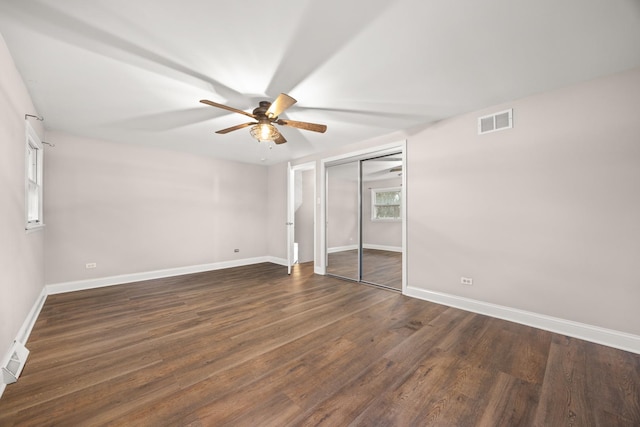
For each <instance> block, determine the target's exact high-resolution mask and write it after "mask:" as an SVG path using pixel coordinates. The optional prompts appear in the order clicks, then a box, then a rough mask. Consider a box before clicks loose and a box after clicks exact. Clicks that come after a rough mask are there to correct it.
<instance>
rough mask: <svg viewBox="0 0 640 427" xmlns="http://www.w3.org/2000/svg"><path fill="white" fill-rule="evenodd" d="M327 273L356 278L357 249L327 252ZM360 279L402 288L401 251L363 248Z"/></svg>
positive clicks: (398, 288)
mask: <svg viewBox="0 0 640 427" xmlns="http://www.w3.org/2000/svg"><path fill="white" fill-rule="evenodd" d="M327 273H329V274H335V275H337V276H342V277H346V278H349V279H353V280H358V250H357V249H353V250H348V251H340V252H333V253H330V254H328V262H327ZM362 280H363V281H364V282H368V283H373V284H377V285H382V286H386V287H389V288H392V289H397V290H402V252H392V251H382V250H379V249H366V248H365V249H363V250H362Z"/></svg>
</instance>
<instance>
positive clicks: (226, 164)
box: [45, 132, 267, 284]
mask: <svg viewBox="0 0 640 427" xmlns="http://www.w3.org/2000/svg"><path fill="white" fill-rule="evenodd" d="M47 138H48V139H49V140H50V141H51V142H53V143H55V144H56V147H55V149H53V150H50V152H49V153H48V154H49V156H48V158H47V165H46V166H47V167H46V171H47V173H46V176H45V177H46V179H47V183H48V188H47V198H46V203H45V216H46V218H47V221H48V223H49V225H48V227H47V230H46V253H47V257H46V282H47V283H48V284H53V283H61V282H68V281H76V280H86V279H93V278H101V277H109V276H114V275H121V274H131V273H138V272H148V271H155V270H162V269H169V268H177V267H185V266H195V265H201V264H209V263H216V262H223V261H233V260H238V259H245V258H252V257H262V256H266V255H267V242H266V233H265V229H266V224H267V220H266V216H265V215H264V212H265V210H266V207H267V168H266V167H264V166H258V165H249V164H243V163H237V162H230V161H222V160H215V159H211V158H207V157H199V156H193V155H189V154H185V153H179V152H173V151H166V150H162V149H153V148H148V147H138V146H130V145H125V144H117V143H112V142H105V141H97V140H90V139H86V138H80V137H75V136H71V135H68V134H65V133H61V132H50V133H47ZM236 248H237V249H240V252H239V253H234V249H236ZM89 262H95V263H97V268H95V269H86V268H85V264H86V263H89Z"/></svg>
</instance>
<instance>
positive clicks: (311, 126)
mask: <svg viewBox="0 0 640 427" xmlns="http://www.w3.org/2000/svg"><path fill="white" fill-rule="evenodd" d="M276 123H278V124H279V125H283V126H291V127H294V128H298V129H303V130H310V131H313V132H320V133H324V132H325V131H326V130H327V126H326V125H319V124H316V123H307V122H296V121H295V120H284V119H279V120H277V121H276Z"/></svg>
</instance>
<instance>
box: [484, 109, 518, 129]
mask: <svg viewBox="0 0 640 427" xmlns="http://www.w3.org/2000/svg"><path fill="white" fill-rule="evenodd" d="M512 127H513V108H511V109H509V110H505V111H500V112H499V113H494V114H490V115H488V116H483V117H479V118H478V135H482V134H483V133H490V132H495V131H498V130H504V129H511V128H512Z"/></svg>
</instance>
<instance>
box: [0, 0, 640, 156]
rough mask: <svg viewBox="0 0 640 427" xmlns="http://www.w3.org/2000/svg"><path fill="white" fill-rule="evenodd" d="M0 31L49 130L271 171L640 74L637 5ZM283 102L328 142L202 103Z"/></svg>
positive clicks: (59, 11) (286, 11)
mask: <svg viewBox="0 0 640 427" xmlns="http://www.w3.org/2000/svg"><path fill="white" fill-rule="evenodd" d="M0 33H2V35H3V37H4V38H5V40H6V42H7V44H8V46H9V49H10V50H11V53H12V56H13V58H14V60H15V62H16V65H17V67H18V69H19V70H20V72H21V74H22V76H23V79H24V80H25V83H26V85H27V87H28V89H29V92H30V94H31V97H32V99H33V101H34V103H35V106H36V108H37V110H38V111H37V112H38V113H39V114H41V115H42V116H44V118H45V122H44V124H45V126H46V128H47V129H51V130H63V131H67V132H70V133H73V134H77V135H84V136H88V137H94V138H100V139H106V140H111V141H117V142H123V143H137V144H147V145H152V146H158V147H165V148H171V149H177V150H186V151H189V152H194V153H199V154H206V155H213V156H216V157H222V158H227V159H235V160H240V161H244V162H251V163H260V162H261V159H262V158H264V157H265V156H267V155H268V158H267V160H264V163H266V164H273V163H276V162H280V161H284V160H287V159H290V158H298V157H302V156H305V155H308V154H313V153H318V152H320V151H322V150H325V149H330V148H335V147H338V146H341V145H345V144H348V143H351V142H356V141H361V140H364V139H369V138H374V137H377V136H381V135H386V134H389V133H392V132H394V131H398V130H403V129H410V128H414V127H416V126H422V125H425V124H428V123H430V122H433V121H437V120H440V119H443V118H446V117H450V116H453V115H457V114H461V113H464V112H469V111H473V110H476V109H480V108H483V107H487V106H490V105H495V104H498V103H502V102H506V101H510V100H514V99H518V98H521V97H523V96H527V95H530V94H534V93H539V92H543V91H546V90H550V89H554V88H558V87H563V86H567V85H570V84H572V83H576V82H580V81H584V80H588V79H592V78H595V77H598V76H602V75H606V74H611V73H615V72H618V71H622V70H626V69H630V68H633V67H637V66H640V1H638V0H562V1H558V0H536V1H527V2H524V1H513V0H482V1H477V0H395V1H391V0H366V1H365V0H322V1H319V0H271V1H268V2H262V1H261V2H259V1H251V0H236V1H229V0H225V1H222V0H180V1H177V0H171V1H170V0H135V1H132V0H90V1H88V0H41V1H36V0H29V1H26V0H23V1H17V0H0ZM281 92H285V93H288V94H289V95H291V96H293V97H294V98H296V99H297V100H298V103H297V104H296V105H295V106H294V107H292V108H290V109H289V110H287V112H286V113H285V114H284V115H282V116H281V117H285V116H286V117H287V118H289V119H291V120H300V121H310V122H315V123H323V124H326V125H327V126H328V130H327V132H326V133H325V134H317V133H313V132H308V131H299V130H296V129H293V128H289V127H285V128H281V131H282V133H283V134H284V135H285V137H286V138H287V139H288V141H289V142H288V143H287V144H283V145H279V146H275V147H273V149H271V150H264V151H261V150H260V145H259V144H258V143H257V142H256V141H255V140H253V139H252V138H251V137H250V135H249V130H248V129H242V130H238V131H235V132H233V133H230V134H227V135H218V134H215V133H214V131H216V130H218V129H222V128H226V127H229V126H233V125H236V124H240V123H244V122H246V121H247V118H246V117H244V116H242V115H240V114H234V113H228V112H227V111H225V110H218V109H215V108H213V107H210V106H206V105H203V104H200V103H199V102H198V101H199V100H200V99H209V100H212V101H215V102H219V103H223V104H228V105H231V106H233V107H236V108H239V109H242V110H247V111H250V110H252V109H253V108H255V107H256V106H257V103H258V101H259V100H270V99H271V100H272V99H274V98H275V97H276V96H277V95H278V94H279V93H281ZM25 113H27V112H25ZM29 113H30V112H29ZM51 142H53V143H55V141H51ZM263 147H264V144H263ZM265 153H266V154H265Z"/></svg>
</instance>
